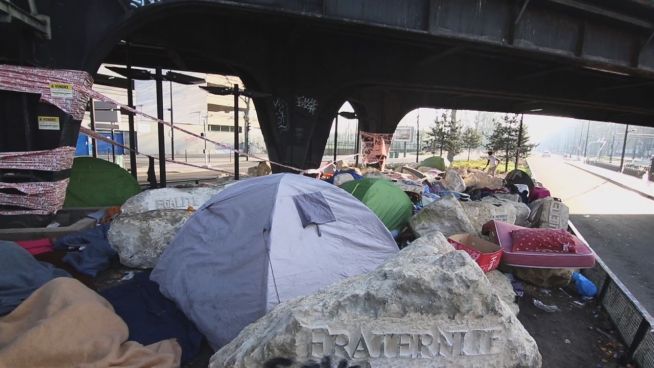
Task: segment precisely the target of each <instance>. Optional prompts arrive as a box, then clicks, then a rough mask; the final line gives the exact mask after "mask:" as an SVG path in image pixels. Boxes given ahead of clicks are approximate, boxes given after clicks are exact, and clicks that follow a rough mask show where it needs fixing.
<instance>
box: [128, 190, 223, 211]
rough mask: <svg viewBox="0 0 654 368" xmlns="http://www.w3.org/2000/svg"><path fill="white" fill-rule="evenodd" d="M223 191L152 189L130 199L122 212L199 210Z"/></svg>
mask: <svg viewBox="0 0 654 368" xmlns="http://www.w3.org/2000/svg"><path fill="white" fill-rule="evenodd" d="M221 190H222V187H195V188H161V189H151V190H146V191H144V192H141V193H139V194H137V195H135V196H134V197H132V198H130V199H128V200H127V201H126V202H125V203H124V204H123V205H122V207H121V208H120V210H121V212H122V213H125V214H134V213H141V212H146V211H153V210H175V209H176V210H186V209H188V208H189V207H192V208H194V209H196V210H197V209H198V208H200V206H202V205H203V204H204V202H206V201H208V200H209V198H211V197H213V196H214V195H216V194H217V193H218V192H220V191H221Z"/></svg>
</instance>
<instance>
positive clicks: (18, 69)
mask: <svg viewBox="0 0 654 368" xmlns="http://www.w3.org/2000/svg"><path fill="white" fill-rule="evenodd" d="M92 85H93V79H92V78H91V76H90V75H89V73H87V72H83V71H79V70H60V69H58V70H53V69H43V68H34V67H26V66H17V65H6V64H5V65H0V90H5V91H13V92H26V93H35V94H39V95H41V100H43V101H45V102H47V103H50V104H52V105H55V106H57V107H58V108H60V109H61V110H63V111H65V112H67V113H69V114H70V115H71V116H72V117H73V118H74V119H76V120H82V119H83V118H84V111H86V104H87V103H88V101H89V96H90V95H89V93H88V90H90V89H91V86H92Z"/></svg>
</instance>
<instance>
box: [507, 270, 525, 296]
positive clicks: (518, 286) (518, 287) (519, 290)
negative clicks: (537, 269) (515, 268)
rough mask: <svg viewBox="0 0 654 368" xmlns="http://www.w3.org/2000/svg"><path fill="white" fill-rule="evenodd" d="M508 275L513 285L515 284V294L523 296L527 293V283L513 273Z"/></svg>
mask: <svg viewBox="0 0 654 368" xmlns="http://www.w3.org/2000/svg"><path fill="white" fill-rule="evenodd" d="M507 276H508V277H509V279H510V280H511V286H513V291H514V292H515V295H517V296H518V297H520V298H522V297H523V296H524V295H525V284H523V283H522V281H520V280H518V279H517V278H516V277H515V276H513V274H512V273H509V274H507Z"/></svg>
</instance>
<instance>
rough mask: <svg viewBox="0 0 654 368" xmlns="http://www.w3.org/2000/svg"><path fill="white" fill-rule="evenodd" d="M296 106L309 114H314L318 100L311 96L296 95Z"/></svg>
mask: <svg viewBox="0 0 654 368" xmlns="http://www.w3.org/2000/svg"><path fill="white" fill-rule="evenodd" d="M296 106H297V107H298V108H299V109H302V110H304V111H306V112H308V113H309V114H311V115H315V114H316V111H317V110H318V100H316V99H315V98H313V97H306V96H297V97H296Z"/></svg>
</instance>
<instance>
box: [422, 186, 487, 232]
mask: <svg viewBox="0 0 654 368" xmlns="http://www.w3.org/2000/svg"><path fill="white" fill-rule="evenodd" d="M409 226H411V229H412V230H413V232H414V233H416V234H417V235H419V236H423V235H426V234H429V233H431V232H434V231H438V232H441V233H443V234H444V235H445V236H450V235H454V234H460V233H468V234H478V233H479V232H480V231H481V227H475V226H474V225H473V224H472V223H471V222H470V219H469V218H468V216H467V215H466V213H465V211H464V210H463V207H461V203H460V202H459V201H458V200H457V199H455V198H454V197H452V196H448V197H444V198H442V199H441V200H438V201H435V202H432V203H430V204H429V205H427V206H426V207H425V208H423V209H422V211H420V212H418V213H417V214H416V215H415V216H413V217H411V219H410V220H409Z"/></svg>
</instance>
